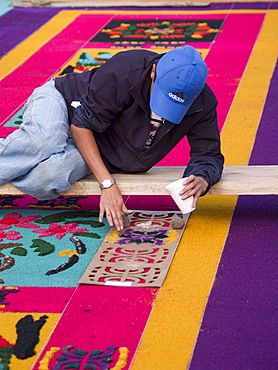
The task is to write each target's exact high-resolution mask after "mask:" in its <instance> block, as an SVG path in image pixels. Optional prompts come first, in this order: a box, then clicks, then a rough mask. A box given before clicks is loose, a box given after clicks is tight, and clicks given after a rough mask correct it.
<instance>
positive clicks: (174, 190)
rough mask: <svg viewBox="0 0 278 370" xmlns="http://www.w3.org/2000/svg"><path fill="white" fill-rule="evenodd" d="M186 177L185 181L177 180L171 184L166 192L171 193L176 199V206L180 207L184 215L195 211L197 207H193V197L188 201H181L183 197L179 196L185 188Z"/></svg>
mask: <svg viewBox="0 0 278 370" xmlns="http://www.w3.org/2000/svg"><path fill="white" fill-rule="evenodd" d="M185 179H186V177H184V178H183V179H179V180H176V181H174V182H171V183H170V184H168V185H167V186H166V190H168V191H169V193H170V195H171V197H172V198H173V199H174V201H175V202H176V205H177V206H178V207H179V209H180V210H181V212H182V213H183V214H185V213H189V212H192V211H194V209H195V208H196V207H192V202H193V196H191V197H189V198H187V199H181V196H180V195H179V192H180V191H181V190H182V189H183V188H184V185H183V183H184V180H185Z"/></svg>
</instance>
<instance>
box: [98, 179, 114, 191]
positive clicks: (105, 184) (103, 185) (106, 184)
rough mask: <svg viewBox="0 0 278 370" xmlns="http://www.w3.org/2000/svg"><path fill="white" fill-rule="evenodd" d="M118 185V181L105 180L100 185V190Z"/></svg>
mask: <svg viewBox="0 0 278 370" xmlns="http://www.w3.org/2000/svg"><path fill="white" fill-rule="evenodd" d="M114 184H116V181H115V180H114V179H109V180H103V181H102V183H101V184H100V185H99V187H100V190H102V189H108V188H110V186H112V185H114Z"/></svg>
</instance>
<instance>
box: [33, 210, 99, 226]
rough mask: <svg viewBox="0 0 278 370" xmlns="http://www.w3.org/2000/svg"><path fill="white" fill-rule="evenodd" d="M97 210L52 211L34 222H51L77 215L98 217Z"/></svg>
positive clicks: (62, 220) (61, 220)
mask: <svg viewBox="0 0 278 370" xmlns="http://www.w3.org/2000/svg"><path fill="white" fill-rule="evenodd" d="M98 214H99V212H98V211H65V212H59V213H54V214H52V215H48V216H45V217H41V218H38V219H37V220H36V223H38V224H51V223H53V222H57V223H59V222H64V221H66V220H67V219H73V218H77V217H98Z"/></svg>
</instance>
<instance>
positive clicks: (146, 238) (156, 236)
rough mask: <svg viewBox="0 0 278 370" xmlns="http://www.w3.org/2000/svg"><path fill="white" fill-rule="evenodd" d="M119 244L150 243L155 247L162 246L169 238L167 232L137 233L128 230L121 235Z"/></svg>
mask: <svg viewBox="0 0 278 370" xmlns="http://www.w3.org/2000/svg"><path fill="white" fill-rule="evenodd" d="M119 237H120V238H121V239H119V240H118V241H117V244H131V243H136V244H142V243H150V244H154V245H162V244H163V242H164V241H163V239H165V238H168V235H167V230H155V231H136V230H133V229H126V230H125V232H124V233H123V234H119Z"/></svg>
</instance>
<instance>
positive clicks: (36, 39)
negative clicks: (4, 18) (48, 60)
mask: <svg viewBox="0 0 278 370" xmlns="http://www.w3.org/2000/svg"><path fill="white" fill-rule="evenodd" d="M79 14H80V11H70V12H68V11H61V12H60V13H58V14H57V15H56V16H55V17H53V18H52V19H51V20H50V21H49V22H47V23H46V24H45V25H44V26H42V27H41V28H40V29H39V30H38V31H37V32H35V33H33V34H32V35H31V36H30V37H28V38H27V39H26V40H25V41H24V42H22V43H21V44H19V45H18V46H17V47H15V48H14V49H13V50H11V51H10V52H9V53H8V54H7V55H6V56H4V57H3V58H2V59H1V61H0V79H3V78H4V77H6V76H7V75H8V74H10V73H12V72H13V71H14V70H15V69H16V68H18V67H19V66H20V65H21V64H23V63H24V62H25V61H26V60H27V59H28V58H30V57H31V56H32V55H33V54H35V53H36V52H37V51H38V50H39V49H40V48H41V47H42V46H43V45H44V44H46V43H47V42H48V41H49V40H51V39H52V38H53V37H54V36H56V35H57V34H58V33H59V32H61V30H62V29H64V28H66V27H67V26H68V25H69V24H70V23H71V22H72V21H73V20H74V19H75V18H76V17H77V16H78V15H79Z"/></svg>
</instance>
